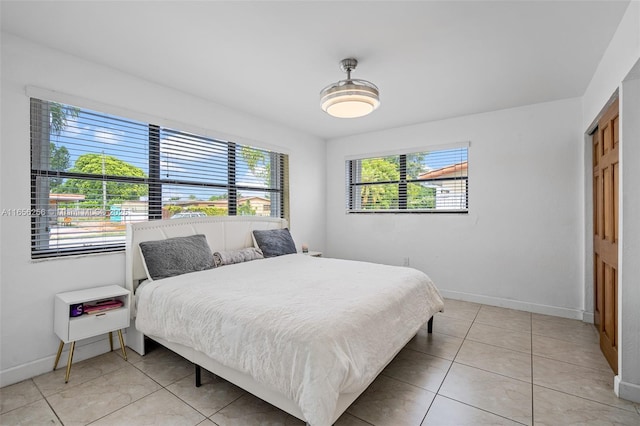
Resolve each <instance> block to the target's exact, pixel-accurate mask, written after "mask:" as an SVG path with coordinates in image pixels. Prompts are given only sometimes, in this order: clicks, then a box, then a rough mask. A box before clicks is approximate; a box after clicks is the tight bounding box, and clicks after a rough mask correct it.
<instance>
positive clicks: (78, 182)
mask: <svg viewBox="0 0 640 426" xmlns="http://www.w3.org/2000/svg"><path fill="white" fill-rule="evenodd" d="M69 171H70V172H75V173H87V174H92V175H96V178H98V179H96V180H92V179H67V181H66V182H64V183H63V184H62V185H60V187H59V191H60V192H63V193H68V194H83V195H84V196H85V201H84V202H83V207H101V206H102V203H103V181H102V180H101V179H100V177H101V176H102V175H103V174H104V175H109V176H130V177H145V174H144V172H143V171H142V170H141V169H139V168H138V167H135V166H133V165H131V164H129V163H127V162H126V161H122V160H120V159H119V158H117V157H113V156H111V155H102V154H84V155H81V156H80V157H78V159H77V160H76V163H75V164H74V166H73V167H72V168H71V169H70V170H69ZM106 194H107V203H108V204H114V203H121V202H123V201H129V200H137V199H139V198H140V197H142V196H146V195H147V186H146V185H143V184H132V183H122V182H110V181H108V182H106Z"/></svg>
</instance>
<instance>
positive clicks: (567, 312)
mask: <svg viewBox="0 0 640 426" xmlns="http://www.w3.org/2000/svg"><path fill="white" fill-rule="evenodd" d="M440 294H442V295H443V296H444V297H446V298H448V299H455V300H464V301H465V302H476V303H482V304H484V305H491V306H499V307H501V308H509V309H517V310H519V311H527V312H533V313H536V314H543V315H553V316H556V317H563V318H571V319H578V320H584V314H585V313H584V312H583V311H581V310H579V309H571V308H563V307H559V306H549V305H540V304H537V303H529V302H521V301H519V300H512V299H502V298H500V297H491V296H483V295H480V294H472V293H463V292H459V291H450V290H440ZM445 309H446V305H445ZM591 315H592V317H593V314H591ZM591 322H593V318H592V321H591Z"/></svg>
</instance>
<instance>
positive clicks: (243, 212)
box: [238, 200, 256, 216]
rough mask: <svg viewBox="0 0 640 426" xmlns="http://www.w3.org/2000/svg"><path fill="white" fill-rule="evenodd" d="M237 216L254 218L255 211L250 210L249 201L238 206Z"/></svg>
mask: <svg viewBox="0 0 640 426" xmlns="http://www.w3.org/2000/svg"><path fill="white" fill-rule="evenodd" d="M238 215H239V216H255V215H256V209H254V208H252V207H251V203H250V202H249V200H247V201H246V202H244V203H242V204H240V205H238Z"/></svg>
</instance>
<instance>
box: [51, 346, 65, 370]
mask: <svg viewBox="0 0 640 426" xmlns="http://www.w3.org/2000/svg"><path fill="white" fill-rule="evenodd" d="M62 348H64V342H63V341H62V340H60V346H58V355H56V363H55V364H53V371H56V367H57V366H58V361H60V355H62Z"/></svg>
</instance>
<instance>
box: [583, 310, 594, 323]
mask: <svg viewBox="0 0 640 426" xmlns="http://www.w3.org/2000/svg"><path fill="white" fill-rule="evenodd" d="M582 321H584V322H587V323H589V324H593V322H594V321H595V317H594V315H593V312H583V313H582Z"/></svg>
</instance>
